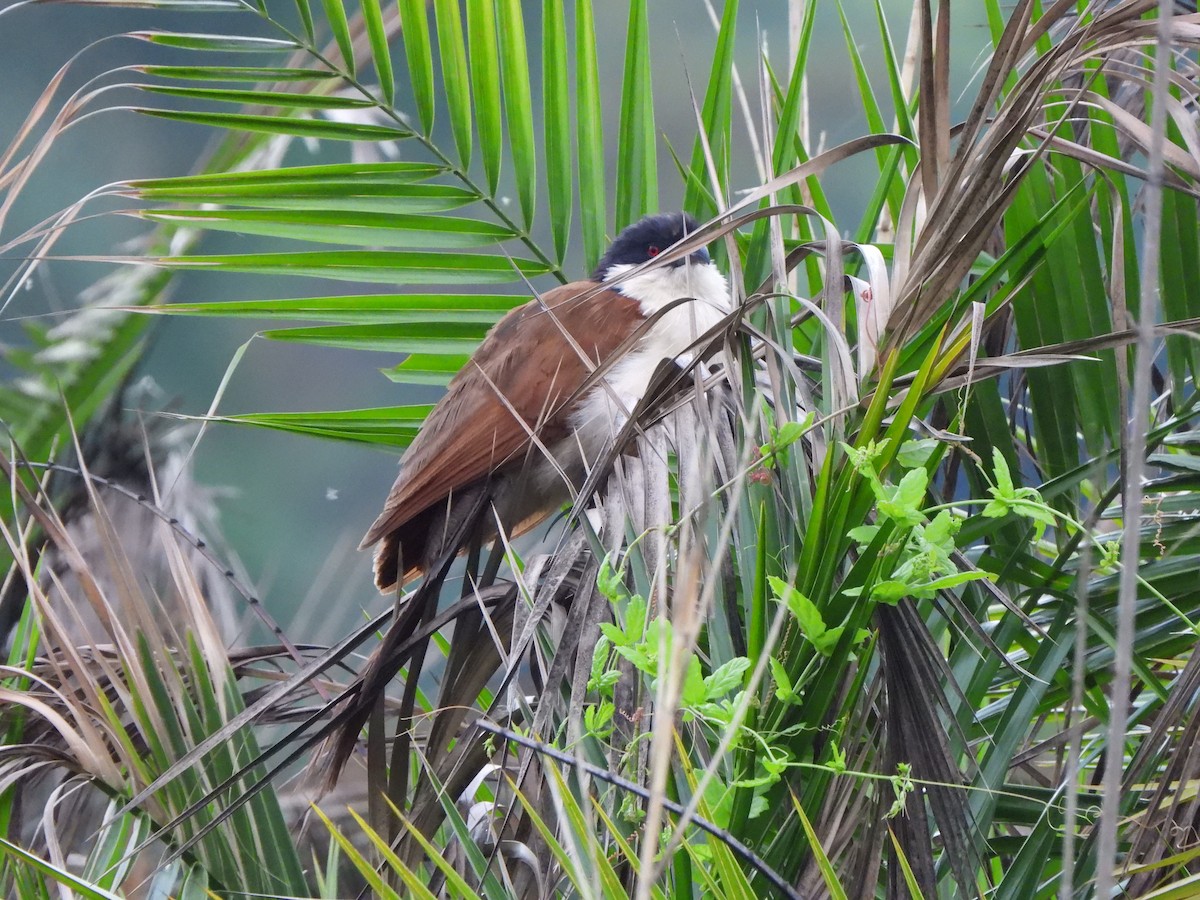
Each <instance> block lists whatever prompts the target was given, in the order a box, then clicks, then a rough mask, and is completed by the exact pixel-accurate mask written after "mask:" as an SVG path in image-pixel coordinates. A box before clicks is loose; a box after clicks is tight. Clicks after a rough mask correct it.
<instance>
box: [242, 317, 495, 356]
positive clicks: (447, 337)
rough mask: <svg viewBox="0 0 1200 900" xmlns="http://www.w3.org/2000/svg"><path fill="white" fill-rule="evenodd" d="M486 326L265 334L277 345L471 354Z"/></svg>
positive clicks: (467, 324) (412, 324) (410, 324)
mask: <svg viewBox="0 0 1200 900" xmlns="http://www.w3.org/2000/svg"><path fill="white" fill-rule="evenodd" d="M487 331H488V324H487V323H486V322H485V323H473V322H458V321H451V322H447V321H445V319H444V318H443V319H442V320H440V321H434V322H407V323H404V324H401V325H391V324H389V325H377V324H370V325H326V326H324V327H315V328H282V329H273V330H270V331H264V332H263V334H262V336H263V337H265V338H270V339H272V340H276V341H288V342H290V343H296V344H309V345H312V346H314V347H344V348H346V349H350V350H377V351H382V352H385V353H416V352H420V353H470V352H471V351H472V350H474V349H475V348H476V347H477V346H478V345H479V342H480V341H482V340H483V337H484V335H485V334H487Z"/></svg>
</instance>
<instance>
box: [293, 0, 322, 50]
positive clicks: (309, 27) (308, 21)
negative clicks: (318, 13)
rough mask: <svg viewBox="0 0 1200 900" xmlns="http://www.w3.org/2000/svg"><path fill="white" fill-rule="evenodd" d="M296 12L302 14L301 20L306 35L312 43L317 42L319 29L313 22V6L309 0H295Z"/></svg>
mask: <svg viewBox="0 0 1200 900" xmlns="http://www.w3.org/2000/svg"><path fill="white" fill-rule="evenodd" d="M295 3H296V14H297V15H298V16H300V22H301V24H302V25H303V26H304V35H305V37H307V38H308V42H309V43H310V44H312V43H315V42H316V39H317V29H316V25H315V23H314V22H313V14H312V7H311V6H309V5H308V0H295Z"/></svg>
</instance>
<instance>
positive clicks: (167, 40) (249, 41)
mask: <svg viewBox="0 0 1200 900" xmlns="http://www.w3.org/2000/svg"><path fill="white" fill-rule="evenodd" d="M127 36H128V37H132V38H140V39H141V40H143V41H149V42H150V43H152V44H162V45H163V46H164V47H179V48H182V49H184V50H224V51H226V52H230V51H232V52H236V53H265V52H271V51H274V52H277V53H290V52H291V51H293V50H297V49H299V44H297V43H296V42H295V41H281V40H277V39H275V38H259V37H244V36H239V35H222V34H186V33H183V32H175V31H132V32H130V33H129V34H128V35H127Z"/></svg>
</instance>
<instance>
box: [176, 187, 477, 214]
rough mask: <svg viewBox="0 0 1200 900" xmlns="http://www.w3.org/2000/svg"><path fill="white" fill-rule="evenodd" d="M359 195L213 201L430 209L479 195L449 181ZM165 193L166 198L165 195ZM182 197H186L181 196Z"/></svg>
mask: <svg viewBox="0 0 1200 900" xmlns="http://www.w3.org/2000/svg"><path fill="white" fill-rule="evenodd" d="M357 194H358V196H336V195H328V196H327V195H322V194H320V193H313V194H310V195H304V194H301V195H299V196H289V195H287V194H286V193H285V194H283V195H282V196H264V195H260V196H255V197H246V196H245V195H240V194H236V195H230V196H228V197H225V196H221V195H213V196H212V197H210V198H209V199H210V202H213V203H229V204H236V205H240V206H249V207H254V208H257V209H299V210H313V209H328V210H338V211H342V212H345V211H347V210H362V211H364V212H387V213H401V214H406V215H407V214H412V213H430V212H443V211H446V210H453V209H458V208H459V207H461V206H466V205H467V204H469V203H472V202H474V201H475V200H477V199H478V198H477V197H475V196H474V195H473V194H470V193H468V192H466V191H463V190H460V189H458V188H453V187H451V186H449V185H441V184H409V185H397V186H395V187H391V188H386V187H381V186H374V187H370V186H368V187H367V188H363V189H361V190H359V191H358V192H357ZM195 196H196V195H195V194H188V195H187V196H186V199H188V200H193V201H194V200H195ZM165 198H166V197H165V195H164V197H163V199H165ZM179 199H184V197H182V196H181V197H180V198H179Z"/></svg>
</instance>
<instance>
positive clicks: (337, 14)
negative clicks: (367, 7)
mask: <svg viewBox="0 0 1200 900" xmlns="http://www.w3.org/2000/svg"><path fill="white" fill-rule="evenodd" d="M321 6H322V7H324V9H325V18H326V20H328V22H329V30H330V31H332V32H333V39H334V41H336V42H337V45H338V50H339V51H340V52H341V54H342V60H343V62H344V63H345V64H346V71H347V72H349V73H350V75H351V76H353V75H354V41H353V40H352V39H351V37H350V23H349V22H348V21H347V20H346V7H345V6H343V5H342V0H321Z"/></svg>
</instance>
